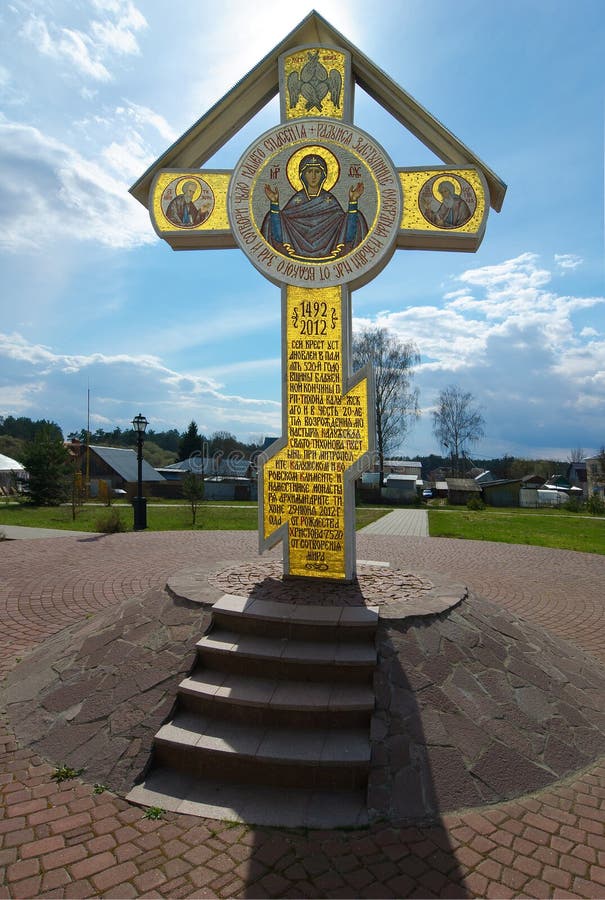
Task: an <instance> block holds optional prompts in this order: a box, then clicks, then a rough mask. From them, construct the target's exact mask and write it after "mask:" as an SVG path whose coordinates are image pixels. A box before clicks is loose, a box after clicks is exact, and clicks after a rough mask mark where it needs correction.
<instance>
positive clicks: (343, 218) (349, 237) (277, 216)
mask: <svg viewBox="0 0 605 900" xmlns="http://www.w3.org/2000/svg"><path fill="white" fill-rule="evenodd" d="M328 172H329V166H328V163H327V161H326V158H324V156H323V155H322V154H320V153H317V152H315V153H309V154H306V155H305V156H303V157H302V159H301V160H300V163H299V165H298V180H299V182H300V185H301V188H300V190H298V191H296V193H295V194H293V196H292V197H290V199H289V200H288V202H287V203H286V204H285V206H284V207H283V208H282V209H280V205H279V199H280V198H279V188H278V187H277V186H272V185H270V184H266V185H265V194H266V196H267V199H268V200H269V203H270V208H269V212H268V213H267V214H266V216H265V218H264V220H263V224H262V228H261V233H262V235H263V237H264V239H265V240H266V241H267V243H269V244H271V246H272V247H274V248H275V250H277V251H278V252H280V253H282V254H283V255H284V256H289V257H291V258H293V259H304V260H309V259H312V260H316V261H321V260H330V259H336V258H337V257H339V256H344V255H345V254H347V253H349V251H351V250H352V249H353V248H354V247H356V246H357V245H358V244H359V243H361V241H362V240H363V239H364V238H365V237H366V235H367V234H368V224H367V222H366V219H365V217H364V215H363V213H362V212H361V211H360V210H359V207H358V201H359V198H360V197H361V195H362V194H363V192H364V185H363V182H362V181H359V182H357V184H354V185H352V186H351V188H350V189H349V203H348V208H347V210H346V212H345V210H344V209H343V208H342V206H341V204H340V201H339V200H338V198H337V197H336V196H335V195H334V194H333V193H332V192H331V190H329V189H326V187H325V184H326V181H328ZM335 180H336V179H335V178H334V179H330V181H331V184H330V187H332V186H333V184H334V181H335Z"/></svg>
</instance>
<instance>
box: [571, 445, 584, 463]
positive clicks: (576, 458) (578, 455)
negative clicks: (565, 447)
mask: <svg viewBox="0 0 605 900" xmlns="http://www.w3.org/2000/svg"><path fill="white" fill-rule="evenodd" d="M585 456H586V453H585V452H584V449H583V448H582V447H572V449H571V450H570V451H569V456H568V457H567V459H568V461H569V462H570V463H580V462H582V460H583V459H584V457H585Z"/></svg>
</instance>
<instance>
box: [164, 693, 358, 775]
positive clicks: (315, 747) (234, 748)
mask: <svg viewBox="0 0 605 900" xmlns="http://www.w3.org/2000/svg"><path fill="white" fill-rule="evenodd" d="M154 761H155V764H156V765H157V766H162V767H172V768H174V769H176V770H177V771H180V772H187V773H188V774H189V775H192V776H196V777H198V778H215V779H217V780H219V781H230V782H237V783H245V784H264V785H274V786H281V787H303V788H307V789H309V788H322V789H323V788H329V789H343V788H344V789H357V788H363V787H364V786H365V784H366V783H367V777H368V772H369V766H370V739H369V732H368V729H367V728H357V729H355V728H346V729H344V728H343V729H317V728H315V729H303V728H287V729H286V728H281V727H279V726H266V725H260V726H259V725H248V724H243V723H241V722H233V721H228V720H225V719H216V718H213V717H211V716H203V715H198V714H194V713H190V712H186V711H182V712H181V711H179V712H177V714H176V715H175V716H174V718H173V719H172V720H171V721H170V722H168V723H167V724H166V725H163V726H162V728H160V730H159V731H158V733H157V734H156V736H155V742H154Z"/></svg>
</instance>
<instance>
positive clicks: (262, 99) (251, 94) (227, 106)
mask: <svg viewBox="0 0 605 900" xmlns="http://www.w3.org/2000/svg"><path fill="white" fill-rule="evenodd" d="M314 43H315V44H335V45H337V46H339V47H341V48H342V49H343V50H346V51H348V52H349V53H350V54H351V63H352V74H353V78H354V80H355V82H356V83H357V84H358V85H359V86H360V87H361V88H362V89H363V90H364V91H365V92H366V93H367V94H368V95H369V96H370V97H372V98H373V99H374V100H375V101H376V102H377V103H379V104H380V105H381V106H382V107H383V108H384V109H385V110H386V111H387V112H388V113H390V114H391V115H392V116H393V117H394V118H395V119H397V121H399V122H400V123H401V124H402V125H403V126H404V127H405V128H406V129H407V130H408V131H410V132H411V133H412V134H413V135H414V136H415V137H417V138H418V139H419V140H420V141H421V142H422V143H423V144H425V146H426V147H428V148H429V149H430V150H431V151H432V152H433V153H434V154H435V155H436V156H437V157H439V159H441V160H442V161H443V162H444V163H447V164H449V165H455V166H467V165H472V166H476V167H477V168H478V169H479V170H480V171H481V172H482V174H483V176H484V177H485V180H486V182H487V185H488V189H489V199H490V205H491V207H492V208H493V209H494V210H495V211H496V212H499V211H500V209H501V208H502V203H503V201H504V195H505V193H506V184H505V183H504V182H503V181H502V180H501V179H500V178H499V177H498V175H496V173H495V172H493V171H492V169H490V168H489V166H487V165H486V164H485V163H484V162H483V161H482V160H481V159H479V157H478V156H476V154H475V153H473V151H472V150H470V149H469V148H468V147H467V146H466V145H465V144H463V143H462V142H461V141H460V140H458V138H457V137H455V135H453V134H452V132H451V131H449V130H448V129H447V128H446V127H445V126H444V125H442V124H441V122H439V121H438V120H437V119H436V118H435V117H434V116H432V115H431V114H430V113H429V112H428V111H427V110H426V109H424V107H422V106H421V105H420V104H419V103H417V102H416V101H415V100H414V98H413V97H412V96H411V95H410V94H408V93H407V92H406V91H404V90H403V88H401V87H399V85H398V84H396V83H395V82H394V81H393V80H392V79H391V78H389V76H388V75H386V73H385V72H383V71H382V69H380V68H379V67H378V66H376V65H375V64H374V63H373V62H372V61H371V60H370V59H368V57H367V56H365V55H364V54H363V53H362V52H361V51H360V50H358V49H357V47H355V45H354V44H352V43H351V42H350V41H348V40H347V39H346V38H345V37H344V36H343V35H342V34H340V32H339V31H337V30H336V29H335V28H333V27H332V25H330V23H329V22H327V21H326V20H325V19H324V18H322V16H320V15H319V14H318V13H317V12H315V11H312V12H311V13H309V15H308V16H306V17H305V18H304V19H303V20H302V22H300V24H299V25H297V26H296V28H294V29H293V31H291V32H290V34H289V35H287V36H286V37H285V38H284V39H283V40H282V41H281V42H280V43H279V44H277V46H275V47H274V48H273V50H271V52H270V53H268V54H267V55H266V56H265V57H264V59H262V60H261V61H260V62H259V63H258V64H257V65H256V66H255V67H254V68H253V69H252V70H251V71H250V72H248V74H247V75H245V76H244V77H243V78H242V79H241V80H240V81H239V82H238V83H237V84H236V85H235V86H234V87H233V88H232V89H231V90H230V91H229V92H228V93H227V94H225V96H224V97H223V98H222V99H221V100H219V101H218V103H216V104H215V105H214V106H213V107H212V108H211V109H210V110H208V112H207V113H206V114H205V115H203V116H202V117H201V118H200V119H198V121H197V122H196V123H195V124H194V125H192V126H191V128H189V129H188V131H186V132H185V133H184V134H183V135H182V136H181V137H180V138H179V139H178V140H177V141H175V142H174V144H172V146H171V147H169V148H168V150H166V151H165V153H163V154H162V155H161V156H160V157H159V158H158V159H157V160H156V161H155V162H154V163H153V165H151V166H150V167H149V168H148V169H147V171H146V172H145V173H144V174H143V175H142V176H141V177H140V178H139V179H138V181H136V182H135V184H134V185H133V186H132V187H131V188H130V193H131V194H132V195H133V196H134V197H136V199H137V200H139V201H140V202H141V203H142V204H143V205H144V206H147V205H148V198H149V189H150V187H151V184H152V182H153V179H154V177H155V176H156V175H157V174H158V172H159V171H160V170H161V169H166V168H182V169H185V168H198V167H200V166H202V165H204V163H206V162H207V161H208V160H209V159H210V158H211V157H212V156H213V155H214V154H215V153H216V152H217V151H218V150H219V149H220V148H221V147H222V146H223V145H224V144H226V143H227V141H228V140H229V139H230V138H232V137H233V135H234V134H236V133H237V132H238V131H239V130H240V129H241V128H242V127H243V126H244V125H246V124H247V123H248V122H249V121H250V120H251V119H252V118H253V117H254V116H255V115H256V114H257V113H258V112H259V111H260V110H261V109H262V108H263V107H264V106H266V105H267V103H269V102H270V101H271V100H272V99H273V98H274V97H275V96H276V95H277V94H278V92H279V75H278V58H279V57H280V55H281V54H282V53H284V52H285V51H287V50H290V49H292V48H294V47H298V46H301V45H303V44H314Z"/></svg>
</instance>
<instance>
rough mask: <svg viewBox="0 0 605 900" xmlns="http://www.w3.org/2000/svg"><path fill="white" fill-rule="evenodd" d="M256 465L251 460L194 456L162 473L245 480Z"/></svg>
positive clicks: (163, 467) (172, 464)
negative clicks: (185, 473)
mask: <svg viewBox="0 0 605 900" xmlns="http://www.w3.org/2000/svg"><path fill="white" fill-rule="evenodd" d="M251 466H252V469H253V470H254V464H253V463H252V462H251V461H250V460H249V459H230V458H229V457H224V458H223V459H220V460H218V459H214V458H213V457H208V456H205V457H203V458H202V457H201V456H192V457H189V459H181V460H179V461H178V462H175V463H171V464H170V465H169V466H162V468H161V469H160V470H159V471H161V472H194V473H195V474H196V475H223V476H226V477H234V478H245V477H246V475H247V474H248V472H249V471H250V467H251Z"/></svg>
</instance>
